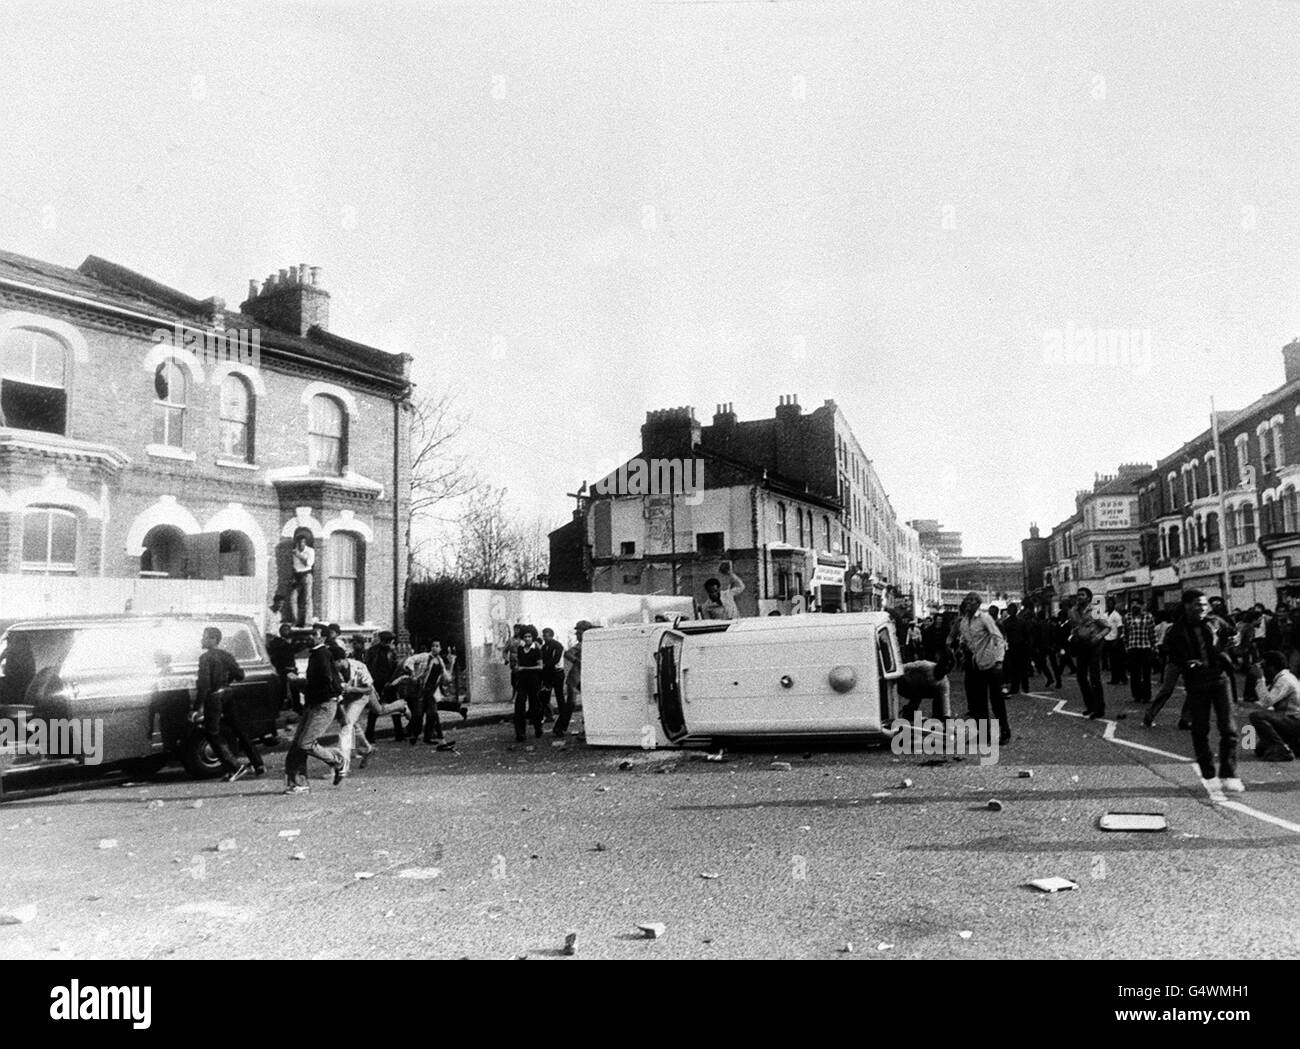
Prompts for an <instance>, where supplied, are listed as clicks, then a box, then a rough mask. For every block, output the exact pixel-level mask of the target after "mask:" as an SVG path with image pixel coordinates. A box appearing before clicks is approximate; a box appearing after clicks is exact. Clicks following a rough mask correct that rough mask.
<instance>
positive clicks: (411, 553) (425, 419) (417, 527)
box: [407, 393, 482, 577]
mask: <svg viewBox="0 0 1300 1049" xmlns="http://www.w3.org/2000/svg"><path fill="white" fill-rule="evenodd" d="M410 426H411V504H410V508H409V510H408V512H407V536H408V545H407V561H408V564H407V567H408V573H407V574H408V577H410V576H413V575H415V574H416V571H415V570H416V564H417V561H418V562H419V563H421V564H425V563H426V562H427V561H428V560H429V557H430V555H431V551H430V550H429V545H430V543H431V540H430V537H429V534H428V532H429V531H430V530H431V529H432V527H433V526H434V525H436V524H438V523H447V521H448V520H449V519H448V518H446V517H443V516H442V510H443V508H444V504H447V503H449V502H454V501H455V500H458V499H462V498H464V497H465V496H468V495H471V494H473V493H474V492H475V491H477V490H478V489H479V488H480V487H481V485H482V482H481V481H480V480H479V478H478V476H477V475H476V474H475V473H474V471H473V470H472V469H470V467H469V466H468V461H467V457H466V456H465V455H464V454H463V453H461V452H459V451H458V450H457V440H458V438H459V437H460V434H461V431H462V430H463V429H464V419H463V418H462V417H461V416H459V415H457V414H456V410H455V402H454V399H453V397H452V395H451V394H449V393H443V394H440V395H438V396H425V397H419V398H417V399H416V400H415V401H414V403H413V404H412V406H411V417H410ZM421 526H424V527H421ZM420 533H424V534H420ZM425 566H426V567H430V566H428V565H427V564H425Z"/></svg>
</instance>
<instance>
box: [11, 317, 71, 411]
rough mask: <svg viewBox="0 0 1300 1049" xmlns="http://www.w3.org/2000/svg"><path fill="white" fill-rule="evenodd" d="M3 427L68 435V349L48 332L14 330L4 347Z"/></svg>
mask: <svg viewBox="0 0 1300 1049" xmlns="http://www.w3.org/2000/svg"><path fill="white" fill-rule="evenodd" d="M0 426H12V427H14V428H15V429H17V430H39V431H41V432H42V433H60V434H62V433H67V432H68V429H67V427H68V391H67V347H65V346H64V345H63V343H62V342H61V341H60V340H58V339H56V338H55V337H54V336H53V335H50V334H49V333H47V332H43V331H36V330H35V329H34V328H14V329H13V330H11V331H9V332H7V333H6V334H5V336H4V341H3V343H0Z"/></svg>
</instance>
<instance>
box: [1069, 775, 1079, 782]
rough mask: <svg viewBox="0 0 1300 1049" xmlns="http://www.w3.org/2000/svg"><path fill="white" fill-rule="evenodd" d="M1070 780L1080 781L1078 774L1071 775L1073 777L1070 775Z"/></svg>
mask: <svg viewBox="0 0 1300 1049" xmlns="http://www.w3.org/2000/svg"><path fill="white" fill-rule="evenodd" d="M1070 782H1071V783H1078V782H1079V777H1078V776H1071V777H1070Z"/></svg>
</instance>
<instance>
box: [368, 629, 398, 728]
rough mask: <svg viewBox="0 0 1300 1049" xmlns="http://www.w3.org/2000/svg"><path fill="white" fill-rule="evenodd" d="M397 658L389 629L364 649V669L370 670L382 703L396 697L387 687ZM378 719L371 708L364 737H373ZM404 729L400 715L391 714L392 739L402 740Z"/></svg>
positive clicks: (394, 674) (395, 673)
mask: <svg viewBox="0 0 1300 1049" xmlns="http://www.w3.org/2000/svg"><path fill="white" fill-rule="evenodd" d="M397 668H398V660H397V649H395V648H394V647H393V632H392V631H391V630H381V631H380V632H379V639H378V640H377V641H376V642H375V643H374V644H373V645H371V646H370V648H369V649H367V650H366V669H367V670H369V671H370V677H371V680H373V681H374V683H375V692H376V693H377V694H378V696H379V699H380V701H381V702H383V703H390V702H392V701H394V700H395V699H397V698H398V697H397V696H396V695H390V694H389V693H390V690H389V688H388V685H389V683H390V682H391V681H392V680H393V678H395V677H396V676H397ZM378 721H379V715H378V714H377V713H375V712H374V711H373V710H371V712H370V713H369V714H368V715H367V716H366V738H367V739H370V740H373V739H374V738H375V725H376V724H377V723H378ZM405 738H406V730H405V729H404V728H403V727H402V715H401V714H394V715H393V739H395V740H398V741H399V742H400V741H401V740H404V739H405Z"/></svg>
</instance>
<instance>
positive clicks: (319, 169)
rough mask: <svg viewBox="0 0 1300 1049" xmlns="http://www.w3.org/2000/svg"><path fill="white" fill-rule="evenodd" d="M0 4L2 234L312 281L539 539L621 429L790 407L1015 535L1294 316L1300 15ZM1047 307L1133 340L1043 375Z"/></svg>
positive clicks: (1297, 317) (1165, 442)
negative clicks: (463, 435) (819, 418)
mask: <svg viewBox="0 0 1300 1049" xmlns="http://www.w3.org/2000/svg"><path fill="white" fill-rule="evenodd" d="M0 20H2V22H3V25H4V29H3V33H0V247H3V248H6V249H8V250H12V251H17V252H21V253H24V254H28V255H33V256H36V257H38V258H42V259H46V260H49V261H52V262H57V263H61V264H65V265H69V266H76V265H78V264H79V263H80V262H81V261H82V259H83V258H84V257H85V256H86V255H87V254H92V253H93V254H96V255H101V256H103V257H105V258H108V259H112V260H113V261H115V262H120V263H122V264H123V265H126V266H129V267H131V268H133V269H136V270H139V271H140V272H142V273H145V274H147V275H149V276H152V277H154V278H156V279H159V280H161V281H163V282H165V283H168V284H171V285H173V286H175V287H178V288H180V289H182V290H183V291H186V292H188V293H190V294H192V295H195V296H198V297H200V298H202V297H206V296H208V295H213V294H216V295H220V296H222V297H224V298H226V299H227V301H228V303H230V304H231V305H236V304H237V303H239V302H240V301H242V299H243V298H244V297H245V294H246V289H247V282H248V278H250V277H258V278H264V277H265V276H266V275H267V274H268V273H270V272H272V271H273V270H278V269H279V268H281V267H285V266H288V265H290V264H296V263H298V262H307V263H309V264H313V265H318V266H321V267H323V278H324V284H325V286H326V288H327V289H328V290H329V291H330V293H331V295H332V302H331V329H332V330H333V331H335V332H337V333H338V334H340V335H343V336H346V337H348V338H353V339H358V340H361V341H363V342H369V343H373V344H374V345H377V346H380V347H383V348H385V349H389V350H392V351H406V352H409V353H412V354H413V355H414V356H415V358H416V365H415V369H416V378H417V380H418V381H419V382H420V383H421V385H422V386H424V387H425V388H433V389H439V390H441V389H450V390H454V391H455V392H456V394H457V397H458V402H459V405H460V407H461V409H462V410H463V411H464V412H465V413H467V414H468V415H469V416H470V427H471V428H470V430H469V431H468V434H469V436H470V437H471V438H472V442H471V445H472V446H471V447H470V449H469V450H470V451H471V453H472V456H473V458H474V460H475V463H476V465H477V466H478V468H479V469H480V470H481V471H482V472H483V473H484V474H485V475H487V476H488V477H489V478H490V479H492V480H493V481H494V482H495V483H497V484H503V485H505V486H506V487H508V488H509V490H510V492H511V496H512V498H513V500H514V502H515V504H516V505H517V506H518V507H520V508H521V509H523V510H526V511H527V512H528V513H529V514H532V513H534V512H536V513H541V514H543V515H544V516H546V517H547V518H548V519H552V520H553V522H554V523H555V524H559V523H561V522H562V521H563V520H565V519H566V517H567V511H568V508H569V507H570V506H571V501H570V500H567V499H566V498H565V496H564V493H565V492H567V491H573V490H574V487H575V486H576V485H577V484H579V483H581V481H582V480H584V479H587V480H592V481H594V480H595V479H596V478H597V477H599V476H600V475H601V473H602V472H603V469H604V468H608V467H612V466H613V465H614V464H615V461H616V460H617V459H619V458H621V457H624V456H626V455H630V454H632V453H633V452H634V450H635V449H636V447H637V440H638V436H639V427H640V425H641V423H642V421H643V420H644V413H645V411H646V410H647V409H650V408H657V407H667V406H674V405H683V404H693V405H695V406H696V408H697V414H699V415H700V416H702V417H703V418H704V419H705V420H706V421H707V419H708V417H709V416H711V415H712V412H713V408H714V405H715V404H716V403H718V402H720V401H731V402H734V403H735V406H736V410H737V412H738V413H739V415H740V417H741V418H742V419H744V418H758V417H761V416H767V415H771V414H772V411H773V409H774V407H775V406H776V404H777V400H778V397H779V395H781V394H783V393H797V394H798V395H799V399H800V402H801V403H802V404H803V405H804V406H805V408H808V409H811V408H813V407H816V406H817V405H819V404H821V403H822V401H823V400H824V399H826V398H828V397H833V398H835V400H836V401H838V403H839V404H840V405H841V406H842V408H843V409H844V411H845V412H846V413H847V415H848V417H849V419H850V421H851V423H852V425H853V428H854V430H855V432H856V434H857V436H858V439H859V441H860V442H861V444H862V445H863V447H864V448H865V449H867V451H868V454H869V455H871V456H872V457H873V458H874V461H875V464H876V467H877V470H878V472H879V474H880V476H881V478H882V480H883V482H884V485H885V487H886V490H887V491H888V492H889V494H890V497H891V501H892V502H893V505H894V508H895V510H896V511H897V513H898V515H899V517H900V518H902V519H906V518H912V517H935V518H938V519H939V520H941V521H943V522H944V523H945V524H946V525H947V526H948V527H950V528H955V529H959V530H960V531H962V532H963V533H964V535H965V546H966V551H967V552H968V553H978V554H1018V552H1019V540H1020V539H1021V538H1022V537H1023V536H1024V535H1025V534H1026V531H1027V527H1028V524H1029V522H1030V521H1031V520H1036V521H1038V522H1039V523H1040V524H1041V525H1042V526H1043V527H1044V530H1045V531H1046V529H1048V528H1050V527H1051V525H1053V524H1054V523H1056V522H1057V521H1059V520H1060V519H1061V518H1063V517H1065V516H1067V515H1068V514H1069V513H1070V512H1071V511H1072V508H1073V506H1072V497H1073V493H1074V491H1075V490H1076V489H1077V488H1080V487H1083V486H1084V485H1086V484H1089V483H1090V482H1091V480H1092V477H1093V474H1094V472H1096V471H1103V472H1105V471H1111V470H1113V469H1114V467H1115V466H1116V464H1118V463H1120V462H1131V461H1154V460H1155V459H1156V458H1158V457H1159V456H1161V455H1164V454H1167V453H1169V452H1171V451H1172V450H1174V448H1175V447H1176V446H1177V445H1178V444H1179V443H1181V442H1182V441H1184V440H1186V439H1187V438H1189V437H1191V436H1193V435H1194V434H1196V433H1197V432H1199V430H1201V429H1202V428H1203V427H1204V426H1205V424H1206V422H1207V419H1208V411H1209V397H1210V395H1211V393H1213V394H1215V395H1216V396H1217V398H1218V404H1219V407H1221V408H1230V407H1238V406H1241V405H1244V404H1245V403H1247V402H1248V401H1250V400H1252V399H1253V398H1254V397H1255V396H1257V395H1258V394H1259V393H1262V392H1263V391H1264V390H1267V389H1271V388H1272V387H1274V386H1276V385H1278V384H1279V383H1280V381H1281V377H1282V365H1281V353H1280V349H1281V346H1282V345H1283V344H1284V343H1285V342H1287V341H1288V340H1289V339H1291V338H1292V337H1293V336H1295V335H1296V334H1297V333H1300V192H1298V190H1300V151H1298V145H1300V135H1298V129H1300V101H1298V100H1300V92H1297V90H1296V83H1297V77H1298V76H1300V7H1298V6H1296V5H1293V4H1267V3H1252V4H1242V5H1235V6H1234V5H1189V4H1184V3H1141V4H1138V3H1133V4H1068V5H1067V4H1059V5H1055V6H1051V5H1045V4H1038V3H1034V4H1023V5H1022V4H1000V5H994V4H987V3H986V4H980V5H975V4H969V5H966V4H954V3H944V4H942V5H935V6H932V7H918V6H917V5H915V4H912V3H904V4H897V5H894V4H886V3H877V2H872V3H869V4H855V3H836V2H828V3H711V2H705V3H663V4H638V5H619V4H613V3H601V4H595V5H591V6H584V5H580V4H572V5H569V4H540V3H530V4H522V3H521V4H518V5H505V4H501V5H488V4H448V5H433V4H427V5H414V4H412V5H397V4H381V3H366V4H355V5H354V4H341V3H340V4H308V3H297V4H291V3H273V2H258V3H250V4H225V5H216V4H208V3H204V4H193V5H191V4H136V5H127V4H106V5H94V6H92V5H91V4H89V3H85V4H80V3H79V4H73V5H68V6H62V7H61V6H59V5H57V4H52V3H40V4H34V5H31V6H27V5H24V4H15V3H9V2H0ZM1071 328H1073V329H1075V330H1076V332H1077V330H1079V329H1098V328H1100V329H1112V330H1113V329H1122V330H1123V331H1124V332H1125V333H1130V332H1131V333H1132V338H1131V350H1129V352H1126V353H1125V354H1124V355H1123V356H1124V357H1125V358H1127V360H1126V361H1124V360H1121V361H1120V363H1119V364H1118V365H1116V366H1110V365H1107V364H1105V363H1103V364H1101V365H1095V364H1092V363H1087V362H1084V363H1079V362H1078V361H1077V360H1076V361H1075V363H1073V364H1070V363H1069V362H1068V361H1061V360H1053V359H1049V358H1051V355H1052V351H1053V350H1056V349H1060V347H1061V344H1062V340H1064V339H1067V338H1069V336H1068V335H1067V334H1065V333H1067V332H1068V331H1069V329H1071ZM1057 333H1061V334H1057ZM1073 346H1074V343H1073V342H1072V341H1071V343H1070V346H1069V347H1067V349H1069V348H1072V347H1073ZM1125 349H1126V350H1127V349H1129V347H1127V346H1126V347H1125Z"/></svg>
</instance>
